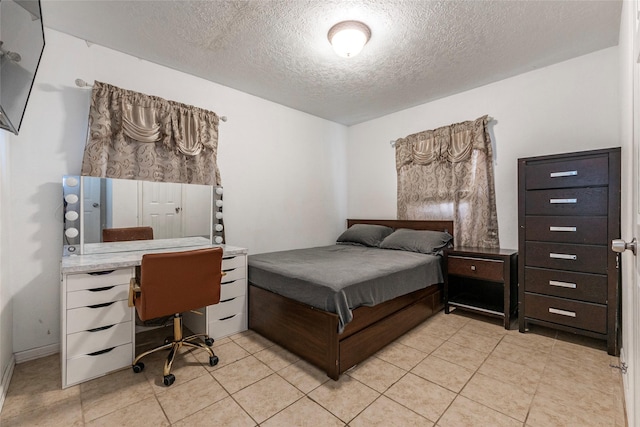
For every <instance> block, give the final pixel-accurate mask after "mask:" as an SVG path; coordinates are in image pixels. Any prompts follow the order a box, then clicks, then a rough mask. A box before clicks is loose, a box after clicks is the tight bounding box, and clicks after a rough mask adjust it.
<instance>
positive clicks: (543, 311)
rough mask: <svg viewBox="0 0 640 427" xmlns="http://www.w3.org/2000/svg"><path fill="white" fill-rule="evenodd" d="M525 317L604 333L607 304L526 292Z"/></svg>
mask: <svg viewBox="0 0 640 427" xmlns="http://www.w3.org/2000/svg"><path fill="white" fill-rule="evenodd" d="M524 300H525V313H524V315H525V317H528V318H534V319H540V320H545V321H547V322H552V323H557V324H560V325H566V326H571V327H574V328H580V329H585V330H588V331H593V332H597V333H600V334H604V333H606V332H607V306H605V305H600V304H593V303H588V302H580V301H573V300H570V299H565V298H556V297H550V296H543V295H536V294H530V293H528V292H526V293H525V296H524Z"/></svg>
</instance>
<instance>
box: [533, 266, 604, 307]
mask: <svg viewBox="0 0 640 427" xmlns="http://www.w3.org/2000/svg"><path fill="white" fill-rule="evenodd" d="M524 282H525V291H526V292H534V293H538V294H545V295H552V296H556V297H563V298H571V299H575V300H580V301H589V302H595V303H601V304H606V302H607V276H605V275H600V274H587V273H575V272H570V271H560V270H547V269H543V268H533V267H525V269H524Z"/></svg>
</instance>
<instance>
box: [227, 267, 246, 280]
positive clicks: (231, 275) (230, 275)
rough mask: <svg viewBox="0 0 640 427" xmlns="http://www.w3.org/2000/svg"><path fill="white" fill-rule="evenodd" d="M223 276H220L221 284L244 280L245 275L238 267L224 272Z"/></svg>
mask: <svg viewBox="0 0 640 427" xmlns="http://www.w3.org/2000/svg"><path fill="white" fill-rule="evenodd" d="M224 272H225V273H226V275H225V276H222V283H228V282H233V281H234V280H238V279H244V278H245V277H246V276H247V274H246V270H245V269H244V267H242V268H241V267H238V268H234V269H231V270H224Z"/></svg>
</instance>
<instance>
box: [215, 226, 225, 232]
mask: <svg viewBox="0 0 640 427" xmlns="http://www.w3.org/2000/svg"><path fill="white" fill-rule="evenodd" d="M223 228H224V227H223V226H222V224H216V231H222V229H223Z"/></svg>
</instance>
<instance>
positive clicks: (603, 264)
mask: <svg viewBox="0 0 640 427" xmlns="http://www.w3.org/2000/svg"><path fill="white" fill-rule="evenodd" d="M525 248H526V259H525V265H526V266H530V267H543V268H552V269H557V270H569V271H579V272H585V273H598V274H607V255H608V254H609V248H608V247H607V246H593V245H571V244H562V243H543V242H526V243H525Z"/></svg>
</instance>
